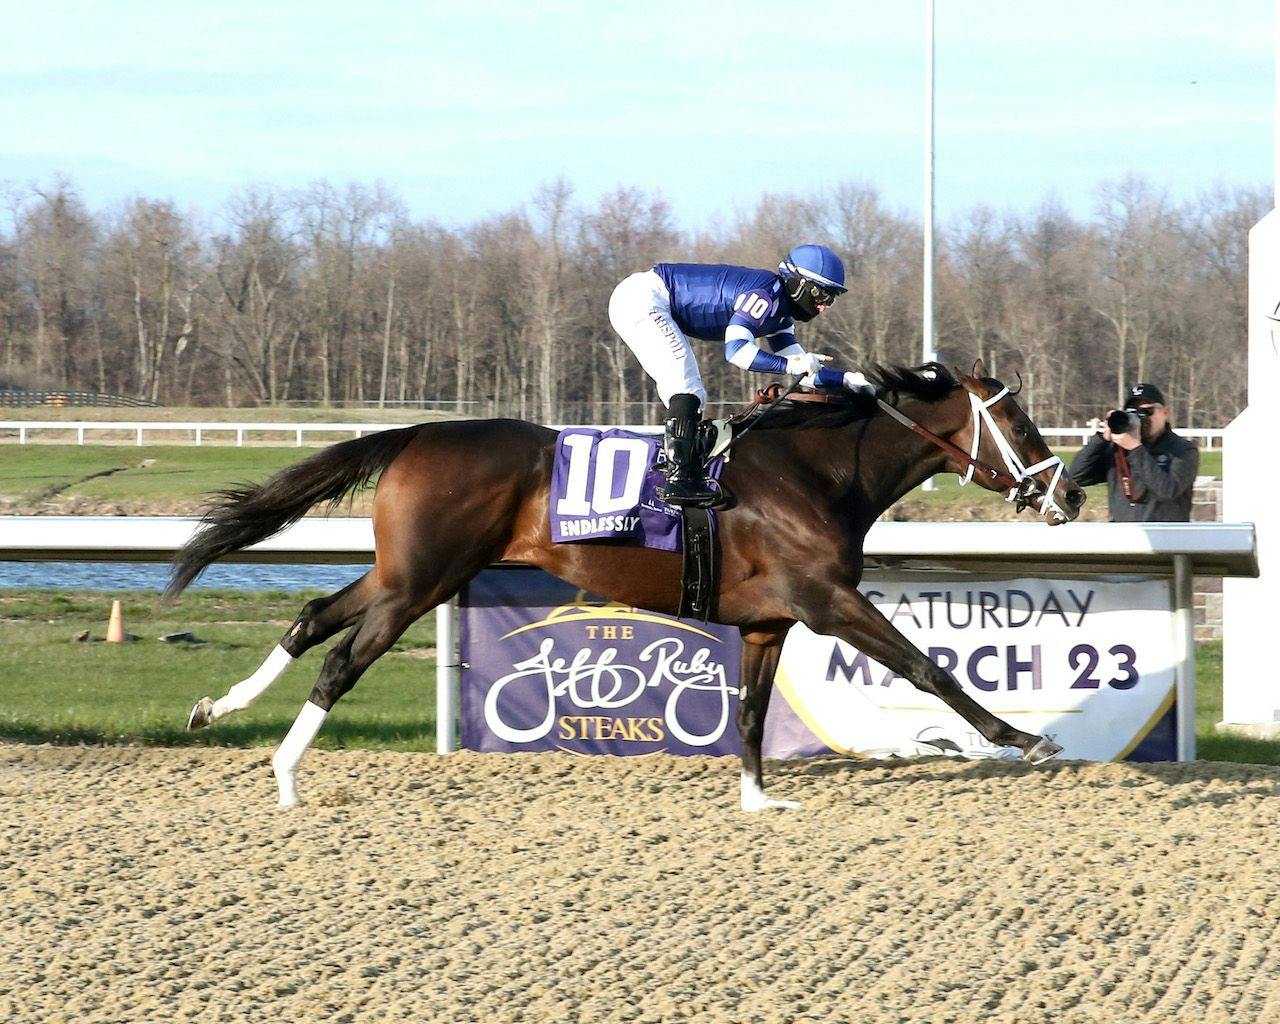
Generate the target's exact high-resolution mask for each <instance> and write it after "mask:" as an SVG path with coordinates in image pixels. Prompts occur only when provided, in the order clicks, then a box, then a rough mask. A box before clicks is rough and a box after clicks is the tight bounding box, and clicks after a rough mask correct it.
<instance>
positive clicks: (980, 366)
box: [973, 359, 987, 377]
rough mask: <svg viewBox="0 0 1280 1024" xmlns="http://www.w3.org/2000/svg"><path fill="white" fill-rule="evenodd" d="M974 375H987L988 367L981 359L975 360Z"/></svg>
mask: <svg viewBox="0 0 1280 1024" xmlns="http://www.w3.org/2000/svg"><path fill="white" fill-rule="evenodd" d="M973 375H974V376H975V377H985V376H986V375H987V368H986V366H985V364H984V363H983V362H982V360H981V359H975V360H974V361H973Z"/></svg>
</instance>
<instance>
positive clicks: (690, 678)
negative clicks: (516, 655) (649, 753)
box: [483, 602, 738, 747]
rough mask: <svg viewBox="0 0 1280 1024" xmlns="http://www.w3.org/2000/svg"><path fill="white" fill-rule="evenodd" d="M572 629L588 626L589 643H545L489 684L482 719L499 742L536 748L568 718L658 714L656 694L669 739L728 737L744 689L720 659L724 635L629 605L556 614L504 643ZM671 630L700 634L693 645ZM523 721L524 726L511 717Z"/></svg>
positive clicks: (570, 608) (566, 608)
mask: <svg viewBox="0 0 1280 1024" xmlns="http://www.w3.org/2000/svg"><path fill="white" fill-rule="evenodd" d="M568 625H577V626H579V627H583V628H584V633H585V640H586V642H585V643H584V642H583V641H584V637H582V636H579V637H578V638H574V639H566V638H564V637H563V636H545V637H543V638H542V639H541V640H540V641H539V642H538V647H537V650H536V652H535V653H533V654H532V655H531V656H530V657H527V658H523V659H522V660H520V661H516V662H514V663H512V666H511V667H512V671H511V672H508V673H507V674H506V675H503V676H502V677H501V678H499V679H496V680H494V682H493V683H492V684H491V685H490V687H489V689H488V692H487V693H486V694H485V699H484V706H483V714H484V720H485V723H486V725H487V726H488V728H489V729H491V730H492V731H493V733H494V735H495V736H497V737H498V738H500V739H502V740H504V741H505V742H508V743H522V744H527V743H536V742H538V741H540V740H542V739H544V738H545V737H547V736H548V735H549V734H550V733H551V731H552V729H553V728H555V726H556V722H557V719H558V718H559V719H560V721H561V729H562V730H563V729H565V723H566V721H569V722H577V721H581V720H582V719H580V718H577V717H570V718H566V717H565V716H566V715H568V716H575V715H577V714H578V713H580V712H583V711H592V710H594V711H598V712H602V713H604V714H607V715H610V716H618V715H619V713H620V711H621V710H622V709H629V710H632V711H643V705H644V703H646V702H648V703H649V706H650V707H651V708H653V711H652V712H650V713H656V712H657V708H654V707H653V703H652V702H653V700H654V698H655V697H656V696H657V694H655V693H653V691H654V690H657V691H658V692H659V693H660V692H662V691H664V690H665V691H666V698H665V701H663V702H662V704H661V716H662V717H661V719H660V722H661V726H662V729H661V731H662V732H663V733H664V734H665V736H667V737H670V738H671V739H673V740H676V741H678V742H680V743H683V744H686V745H687V746H691V747H707V746H711V745H712V744H714V743H716V741H717V740H719V739H720V738H721V737H722V736H723V735H724V731H725V728H726V726H727V725H728V723H729V717H730V711H731V709H732V708H733V706H734V703H735V701H736V698H737V695H738V688H737V687H736V686H730V685H729V681H728V678H727V673H726V671H725V666H724V664H723V663H722V662H721V661H720V660H718V659H717V658H715V657H713V653H714V652H715V648H714V647H713V646H711V644H715V645H719V644H721V643H722V641H721V640H720V638H719V637H716V636H713V635H712V634H711V633H708V632H706V631H704V630H701V629H698V628H697V627H696V626H692V625H689V624H688V623H684V622H680V621H678V620H676V619H670V618H666V617H664V616H660V615H654V614H651V613H649V612H642V611H638V610H637V609H635V608H629V607H627V606H625V605H616V604H604V603H589V602H580V603H576V604H572V605H563V606H561V607H559V608H556V609H555V610H554V611H552V612H551V614H549V615H548V616H547V617H546V618H544V619H541V620H539V621H537V622H532V623H528V624H526V625H524V626H520V627H519V628H517V629H513V630H510V631H509V632H507V633H506V634H504V635H503V636H502V637H501V638H500V639H502V640H507V639H509V638H512V637H516V636H518V635H520V634H527V633H528V632H530V631H531V630H555V629H557V627H562V626H568ZM606 627H608V628H614V629H616V630H622V629H624V628H625V629H626V632H625V635H619V636H617V637H613V636H610V639H614V638H616V639H620V640H621V641H623V642H621V643H619V644H617V645H608V646H606V645H604V644H602V643H600V642H599V640H600V638H601V637H602V636H608V634H605V633H604V632H603V629H604V628H606ZM628 627H629V628H628ZM673 633H686V634H694V637H696V639H695V638H691V637H686V636H680V635H674V636H673V635H672V634H673ZM530 639H531V638H530ZM592 641H595V642H592ZM705 641H710V642H711V643H710V644H708V643H706V642H705ZM525 649H526V650H528V648H527V647H526V648H525ZM504 708H506V709H508V714H507V715H504V712H503V709H504ZM517 716H518V717H519V718H520V721H519V722H514V721H511V720H510V719H511V718H512V717H517ZM655 724H656V722H655ZM658 732H659V730H658V729H656V728H652V729H650V730H649V734H648V735H647V736H640V735H638V734H636V735H631V734H629V733H627V734H623V735H619V736H618V738H626V739H631V740H645V739H647V740H650V741H652V740H656V739H657V738H658Z"/></svg>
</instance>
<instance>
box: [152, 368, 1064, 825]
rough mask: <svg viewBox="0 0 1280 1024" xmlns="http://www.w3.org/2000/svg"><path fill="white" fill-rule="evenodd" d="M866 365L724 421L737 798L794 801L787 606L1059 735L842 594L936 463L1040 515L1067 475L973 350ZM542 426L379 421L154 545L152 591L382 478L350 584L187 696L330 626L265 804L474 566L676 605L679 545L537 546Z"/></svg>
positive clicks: (970, 718) (1043, 741)
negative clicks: (771, 737)
mask: <svg viewBox="0 0 1280 1024" xmlns="http://www.w3.org/2000/svg"><path fill="white" fill-rule="evenodd" d="M868 376H869V377H871V378H872V380H873V381H874V383H876V384H877V386H878V387H879V388H880V389H881V393H882V394H884V395H885V396H886V397H888V398H890V401H884V400H882V399H880V398H872V397H870V396H861V397H858V396H854V397H850V398H848V399H847V400H845V401H844V402H843V403H840V404H833V405H828V406H822V405H817V404H815V403H801V402H794V403H782V404H781V405H779V406H778V407H777V408H776V409H775V410H773V411H771V412H770V413H769V414H768V415H766V416H765V417H764V418H763V419H760V420H759V422H758V424H757V426H758V428H759V429H753V430H751V431H749V432H746V433H744V434H742V436H741V437H740V439H739V440H740V443H739V444H737V446H736V447H735V448H734V450H733V455H732V459H731V460H730V461H728V462H726V463H725V465H724V468H723V471H722V474H721V481H722V484H723V486H724V488H725V489H726V490H727V491H728V492H730V493H731V494H732V495H733V496H734V497H735V499H736V504H735V505H734V506H733V507H731V508H729V509H726V510H722V511H721V512H720V513H719V521H718V525H719V530H718V532H719V537H720V541H721V552H722V553H721V573H720V581H719V589H718V593H717V594H716V595H715V597H714V599H713V604H712V609H711V615H710V618H711V620H712V621H715V622H719V623H722V624H725V625H730V626H737V627H738V629H739V631H740V632H741V635H742V644H743V647H742V662H741V664H742V671H741V678H740V680H739V695H740V704H739V709H738V714H737V725H738V730H739V733H740V736H741V740H742V772H741V776H742V777H741V801H742V807H743V809H744V810H748V811H756V810H760V809H762V808H765V807H784V806H790V807H794V806H796V805H795V804H793V803H789V802H787V801H781V800H775V799H773V798H771V797H769V796H766V794H765V788H764V775H763V771H762V767H761V756H760V749H761V742H762V740H763V736H764V720H765V712H766V709H767V708H768V704H769V696H770V693H771V691H772V689H773V678H774V672H775V670H776V669H777V666H778V657H779V655H780V653H781V651H782V643H783V640H784V639H785V637H786V635H787V631H788V630H789V629H790V628H791V626H792V625H794V624H795V623H796V622H803V623H804V624H805V625H806V626H808V627H809V628H810V629H812V630H814V631H815V632H817V633H822V634H825V635H828V636H832V637H837V638H839V639H840V640H844V641H846V642H847V643H849V644H852V645H853V646H854V647H856V648H858V649H859V650H860V651H863V652H865V653H866V654H867V655H869V656H870V657H872V658H874V659H875V660H876V661H878V662H880V663H881V664H883V665H885V666H886V667H887V668H889V669H892V670H893V671H894V672H896V673H897V674H898V675H900V676H902V677H903V678H905V679H908V680H910V681H911V682H912V683H913V684H914V685H915V686H916V687H917V688H918V689H920V690H922V691H924V692H925V693H929V694H933V695H934V696H936V697H938V698H940V699H941V700H942V701H943V702H944V703H945V704H946V705H947V706H948V707H950V708H951V709H952V710H954V711H955V712H956V713H957V714H959V715H960V716H961V717H962V718H964V719H965V721H967V722H968V723H969V724H970V725H971V726H973V728H974V729H976V730H977V731H978V733H980V734H981V735H982V736H983V737H984V738H985V739H986V740H987V741H988V742H989V743H992V744H994V745H996V746H1001V747H1014V748H1017V749H1018V750H1020V751H1021V753H1022V756H1023V757H1024V758H1025V759H1027V760H1029V761H1032V762H1035V763H1038V762H1040V761H1043V760H1046V759H1048V758H1049V757H1052V756H1054V755H1055V754H1057V753H1059V752H1060V751H1061V748H1060V747H1059V746H1058V745H1057V744H1056V743H1054V742H1053V741H1051V740H1049V739H1047V738H1045V737H1041V736H1036V735H1033V734H1031V733H1027V732H1023V731H1022V730H1020V729H1015V728H1014V727H1013V726H1011V725H1010V724H1008V723H1007V722H1005V721H1003V720H1001V719H999V718H997V717H996V716H994V715H992V714H991V713H990V712H988V711H987V710H986V709H984V708H983V707H982V706H981V705H979V704H978V703H977V701H975V700H974V699H973V698H972V697H970V696H969V695H968V694H967V693H965V692H964V691H963V690H962V689H961V688H960V686H959V684H958V683H957V682H956V681H955V680H954V679H952V677H951V676H950V675H949V674H948V673H947V672H946V671H944V670H943V669H942V668H940V667H939V666H937V665H935V664H934V663H933V661H932V660H930V659H929V658H928V657H927V656H926V655H925V654H924V653H922V652H921V651H920V650H918V649H917V648H916V647H915V646H914V645H913V644H912V643H911V641H909V640H908V639H907V638H906V637H905V636H903V635H902V634H901V633H900V632H899V631H898V630H897V629H896V628H895V627H894V626H893V624H892V623H891V622H890V621H889V620H888V619H887V618H885V616H884V615H882V614H881V613H880V612H879V611H878V610H877V609H876V607H875V606H874V605H873V604H872V602H871V601H870V600H868V599H867V598H866V597H864V596H863V595H862V594H861V593H859V591H858V583H859V581H860V580H861V578H862V573H863V550H862V549H863V540H864V538H865V537H866V534H867V530H868V529H869V528H870V527H871V524H872V523H873V522H875V520H876V518H877V517H878V516H879V515H880V514H881V513H882V512H884V511H885V510H886V509H888V508H889V507H890V506H891V505H892V504H893V503H894V502H895V501H897V500H898V499H899V498H901V497H902V496H903V495H904V494H906V493H907V492H908V491H910V490H911V489H912V488H914V487H916V486H917V485H919V484H921V483H922V482H924V481H925V480H926V479H928V478H929V477H931V476H933V475H934V474H936V473H940V472H943V471H951V472H955V473H959V474H962V475H963V477H964V478H965V479H967V478H968V477H970V476H972V477H974V478H975V479H977V480H978V481H979V483H980V484H981V485H982V486H984V487H986V488H987V489H989V490H998V491H1007V492H1008V497H1009V499H1010V500H1017V502H1018V507H1019V510H1021V509H1022V508H1023V507H1025V506H1026V505H1028V504H1033V505H1036V506H1037V507H1038V510H1039V514H1040V517H1041V518H1042V519H1043V520H1044V521H1045V522H1047V523H1049V524H1050V525H1058V524H1060V523H1064V522H1067V521H1068V520H1070V519H1074V518H1075V517H1076V516H1077V515H1078V514H1079V510H1080V506H1081V505H1082V504H1083V503H1084V492H1083V491H1082V490H1080V488H1079V487H1077V486H1075V485H1074V484H1073V483H1071V481H1070V478H1069V477H1066V476H1064V474H1063V472H1062V464H1061V462H1060V461H1059V460H1058V459H1057V458H1056V457H1054V456H1053V455H1052V454H1051V453H1050V452H1049V450H1048V448H1047V447H1046V445H1045V443H1044V440H1043V439H1042V438H1041V436H1040V432H1039V431H1038V430H1037V429H1036V427H1035V425H1034V424H1033V423H1032V422H1031V420H1030V419H1028V418H1027V416H1026V414H1025V413H1024V412H1023V411H1022V409H1021V408H1020V407H1019V406H1018V404H1017V402H1016V401H1015V399H1014V398H1013V396H1012V394H1010V392H1009V389H1008V388H1006V387H1004V385H1002V384H1001V383H1000V382H999V381H998V380H994V379H992V378H990V377H987V376H986V374H985V370H984V369H983V367H982V364H981V363H980V362H979V363H977V364H975V366H974V373H973V375H970V374H966V373H963V372H962V371H958V370H957V371H956V372H955V374H954V375H953V374H952V373H950V372H948V371H947V370H946V369H945V368H944V367H942V366H940V365H939V364H936V363H932V364H927V365H925V366H923V367H917V368H906V367H878V368H876V369H875V370H874V371H873V372H872V373H869V374H868ZM555 440H556V433H555V431H553V430H550V429H548V428H546V427H542V426H538V425H535V424H532V423H526V422H523V421H520V420H510V419H489V420H468V421H450V422H441V423H430V424H424V425H419V426H410V427H403V428H399V429H390V430H386V431H382V432H379V433H376V434H371V435H369V436H367V437H364V438H359V439H356V440H352V441H345V442H342V443H340V444H336V445H333V446H331V447H329V448H326V449H324V450H322V451H320V452H317V453H316V454H315V455H312V456H310V457H309V458H307V459H305V460H303V461H301V462H299V463H297V464H296V465H293V466H290V467H288V468H286V469H284V470H282V471H280V472H279V473H277V474H276V475H275V476H273V477H271V478H270V479H268V480H267V481H265V482H264V483H262V484H260V485H256V486H244V487H240V488H235V489H231V490H228V491H222V492H220V495H219V499H218V500H217V501H216V502H215V503H213V504H212V505H211V506H210V507H209V508H208V510H207V511H206V513H205V515H204V518H203V522H202V525H201V527H200V529H199V530H198V531H197V532H196V533H195V534H194V535H193V536H192V539H191V540H190V541H189V542H188V543H187V544H186V546H185V547H183V548H182V549H181V550H180V551H179V552H178V553H177V555H176V556H175V558H174V564H173V570H172V575H171V578H170V581H169V584H168V587H167V588H166V591H165V597H166V598H171V597H173V596H175V595H177V594H178V593H180V592H181V591H182V590H183V588H185V587H186V586H187V585H188V584H190V583H191V582H192V580H194V579H195V578H196V576H198V575H199V574H200V572H201V571H203V569H204V568H205V567H206V566H208V565H209V564H210V563H211V562H213V561H215V560H216V559H218V558H221V557H223V556H225V555H228V554H230V553H232V552H234V551H239V550H240V549H242V548H245V547H248V546H249V545H251V544H254V543H256V542H258V541H260V540H263V539H265V538H267V537H269V536H271V535H273V534H275V533H277V532H279V531H280V530H282V529H284V528H285V527H286V526H288V525H289V524H291V523H293V522H295V521H297V520H298V519H299V518H301V517H302V515H303V514H304V513H305V512H307V511H308V510H309V509H311V508H312V507H313V506H315V505H318V504H320V503H322V502H330V503H335V504H336V503H337V502H338V501H340V500H341V499H342V498H343V497H344V496H346V495H347V494H349V493H351V492H353V491H354V490H356V489H357V488H359V487H361V486H363V485H365V484H367V483H368V482H369V481H370V480H371V478H372V477H374V476H375V475H377V474H379V473H381V476H380V477H379V479H378V482H377V490H376V492H375V495H374V502H373V529H374V537H375V556H374V565H373V568H372V569H370V570H369V571H368V572H367V573H366V574H365V575H364V576H362V577H360V578H359V579H358V580H356V581H355V582H353V583H351V584H350V585H349V586H346V587H344V588H342V589H341V590H339V591H337V592H336V593H334V594H331V595H329V596H327V597H321V598H317V599H315V600H312V601H308V602H307V603H306V605H305V606H304V607H303V608H302V611H301V612H300V613H299V615H298V617H297V619H296V620H295V621H294V623H293V625H292V626H290V627H289V629H288V631H287V632H286V633H285V635H284V637H283V638H282V639H281V641H280V643H279V644H278V645H277V646H276V647H275V649H274V650H273V651H272V652H271V654H270V655H269V656H268V657H267V659H266V660H265V661H264V662H263V663H262V665H261V667H260V668H259V669H258V670H257V671H256V672H254V673H253V675H251V676H249V677H248V678H247V679H244V680H242V681H241V682H239V683H237V684H235V685H234V686H232V687H231V688H230V690H229V691H228V692H227V694H226V695H225V696H224V697H222V698H220V699H219V700H217V701H213V700H210V699H209V698H207V697H205V698H202V699H201V700H200V701H198V702H197V704H196V706H195V708H194V709H193V710H192V712H191V716H190V719H189V720H188V727H189V728H192V729H198V728H203V727H205V726H208V725H211V724H212V723H213V722H215V721H217V720H218V719H220V718H222V717H223V716H224V715H227V714H230V713H231V712H233V711H237V710H240V709H242V708H246V707H248V706H249V705H250V704H251V703H252V702H253V701H254V700H255V699H256V698H257V697H258V696H260V695H261V694H262V693H263V692H264V691H265V690H266V688H267V687H268V686H270V685H271V683H272V682H274V681H275V680H276V679H277V678H278V677H279V676H280V675H281V673H282V672H283V671H284V670H285V669H286V668H287V667H288V666H289V665H290V664H291V663H292V662H293V661H294V660H295V659H297V658H299V657H301V656H302V655H303V654H304V653H305V652H306V651H308V650H309V649H310V648H312V647H314V646H315V645H316V644H319V643H322V642H323V641H325V640H328V639H329V638H330V637H332V636H334V635H335V634H336V633H338V631H340V630H342V629H348V632H347V634H346V635H345V636H344V637H343V638H342V640H341V641H339V642H338V643H337V644H336V645H335V646H334V647H333V648H332V649H331V650H330V651H329V652H328V654H327V655H326V656H325V659H324V664H323V667H322V668H321V670H320V675H319V678H318V679H317V681H316V683H315V686H314V688H313V689H312V691H311V695H310V697H309V699H308V700H307V701H306V703H305V704H304V705H303V708H302V711H301V712H300V714H299V715H298V718H297V720H296V721H295V722H294V724H293V726H292V727H291V728H290V730H289V732H288V734H287V735H286V736H285V738H284V740H283V742H282V743H281V745H280V747H279V749H278V750H277V751H276V753H275V756H274V757H273V759H272V767H273V770H274V772H275V776H276V781H277V784H278V787H279V795H280V805H281V806H290V805H293V804H296V803H299V802H300V800H299V795H298V785H297V770H298V765H299V763H300V762H301V760H302V757H303V755H304V754H305V752H306V750H307V747H308V746H309V745H310V744H311V741H312V740H313V739H314V738H315V736H316V733H317V732H318V731H319V729H320V726H321V725H322V724H323V722H324V719H325V717H326V716H327V715H328V714H329V712H330V711H331V710H332V709H333V706H334V704H335V703H336V702H337V701H338V699H339V698H340V697H341V696H342V695H343V694H344V693H346V692H347V691H348V690H350V689H351V688H352V687H353V686H354V685H355V684H356V681H357V680H358V679H359V678H360V676H361V674H362V673H363V672H364V671H365V670H366V669H367V668H368V667H369V666H370V665H371V664H372V663H373V662H374V661H375V660H376V659H377V658H379V657H380V656H381V655H382V654H384V653H386V651H387V650H388V649H389V648H390V647H391V645H392V644H393V643H395V641H396V640H397V639H398V638H399V637H400V635H401V634H402V633H403V632H404V630H405V629H406V628H407V627H408V626H409V625H410V624H411V623H412V622H414V621H415V620H416V619H418V618H419V617H420V616H422V615H424V614H425V613H426V612H428V611H429V610H431V609H432V608H434V607H436V605H438V604H440V603H441V602H443V601H446V600H448V599H449V598H451V597H453V596H454V595H455V594H457V593H458V592H459V591H460V590H461V589H462V588H463V587H464V586H465V585H466V584H467V582H468V581H470V580H471V579H472V578H473V577H474V576H475V575H476V574H477V573H479V572H480V570H482V569H484V568H485V567H486V566H488V565H490V564H492V563H494V562H498V561H506V562H518V563H525V564H528V565H534V566H538V567H539V568H541V569H545V570H546V571H548V572H551V573H553V574H555V575H556V576H559V577H561V578H562V579H564V580H567V581H568V582H570V583H572V584H574V585H575V586H577V587H580V588H582V589H583V590H585V591H589V592H591V593H594V594H598V595H601V596H603V597H604V598H606V599H608V600H611V601H618V602H622V603H624V604H627V605H631V606H634V607H637V608H646V609H650V610H652V611H657V612H663V613H667V614H675V613H676V611H677V608H678V606H679V602H680V593H681V585H680V581H681V557H680V555H678V554H675V553H671V552H666V551H656V550H652V549H648V548H637V547H625V546H615V545H603V544H598V543H596V544H554V543H552V542H551V537H550V523H549V515H548V502H549V488H550V483H551V471H552V462H553V456H554V448H555ZM993 463H994V464H995V466H994V467H993V465H992V464H993ZM1000 465H1003V466H1004V467H1005V468H1004V469H1000V468H997V467H999V466H1000ZM1006 470H1007V471H1006Z"/></svg>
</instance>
